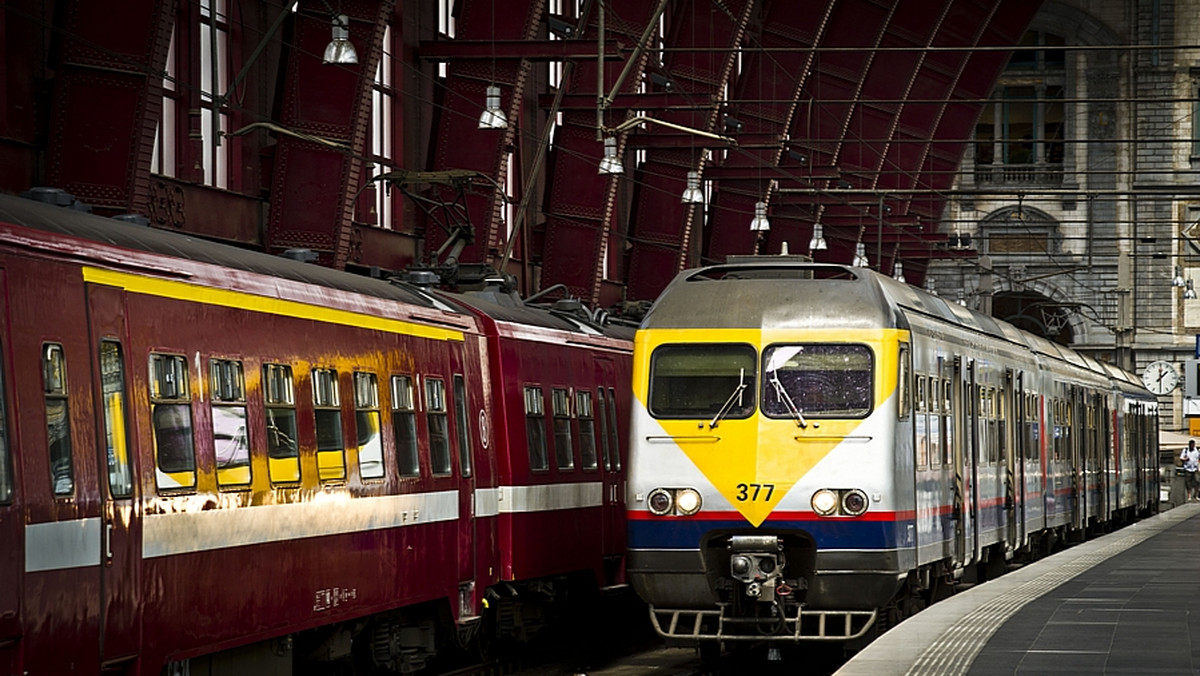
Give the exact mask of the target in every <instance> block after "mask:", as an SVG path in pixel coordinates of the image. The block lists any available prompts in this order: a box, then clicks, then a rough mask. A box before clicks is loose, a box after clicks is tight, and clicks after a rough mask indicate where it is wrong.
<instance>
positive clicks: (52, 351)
mask: <svg viewBox="0 0 1200 676" xmlns="http://www.w3.org/2000/svg"><path fill="white" fill-rule="evenodd" d="M42 382H43V385H44V388H43V392H44V393H45V402H46V445H47V447H48V448H49V451H50V481H51V484H52V485H53V487H54V494H55V495H70V494H71V493H73V492H74V491H75V467H74V465H73V464H72V460H71V416H70V407H69V406H68V403H67V358H66V356H65V355H64V354H63V347H62V345H59V344H57V343H46V344H45V345H43V346H42Z"/></svg>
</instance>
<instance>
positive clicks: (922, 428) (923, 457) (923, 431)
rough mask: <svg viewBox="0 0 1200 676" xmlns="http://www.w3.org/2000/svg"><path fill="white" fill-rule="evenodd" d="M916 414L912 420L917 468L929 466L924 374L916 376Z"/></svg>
mask: <svg viewBox="0 0 1200 676" xmlns="http://www.w3.org/2000/svg"><path fill="white" fill-rule="evenodd" d="M916 380H917V402H916V404H917V415H916V419H915V420H914V423H915V426H916V434H917V469H925V468H926V467H928V466H929V425H928V418H927V416H926V415H925V413H926V407H927V403H926V402H927V399H926V396H925V395H926V390H925V387H926V382H925V376H921V375H919V376H917V377H916Z"/></svg>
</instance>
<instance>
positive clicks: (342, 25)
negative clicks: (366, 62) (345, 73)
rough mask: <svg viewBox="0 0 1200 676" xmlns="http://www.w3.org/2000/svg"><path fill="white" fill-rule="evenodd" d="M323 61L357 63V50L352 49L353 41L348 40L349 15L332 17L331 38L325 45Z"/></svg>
mask: <svg viewBox="0 0 1200 676" xmlns="http://www.w3.org/2000/svg"><path fill="white" fill-rule="evenodd" d="M323 63H327V64H329V63H332V64H349V63H358V52H356V51H354V43H352V42H350V17H348V16H346V15H345V14H336V15H334V17H333V39H332V40H330V41H329V44H328V45H326V46H325V58H324V60H323Z"/></svg>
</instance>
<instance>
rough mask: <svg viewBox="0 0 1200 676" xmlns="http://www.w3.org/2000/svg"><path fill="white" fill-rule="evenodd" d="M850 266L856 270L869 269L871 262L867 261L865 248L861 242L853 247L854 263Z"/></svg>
mask: <svg viewBox="0 0 1200 676" xmlns="http://www.w3.org/2000/svg"><path fill="white" fill-rule="evenodd" d="M851 265H853V266H854V267H856V268H869V267H871V261H869V260H867V246H866V245H865V244H863V243H862V242H859V243H858V244H855V245H854V262H853V263H851Z"/></svg>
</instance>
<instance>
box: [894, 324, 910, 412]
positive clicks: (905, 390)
mask: <svg viewBox="0 0 1200 676" xmlns="http://www.w3.org/2000/svg"><path fill="white" fill-rule="evenodd" d="M908 379H909V363H908V343H900V373H899V375H898V382H897V383H896V397H897V399H898V401H899V404H898V405H899V407H900V410H899V416H900V419H901V420H907V419H908V414H909V412H910V411H911V410H912V399H911V395H910V394H909V383H908Z"/></svg>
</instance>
